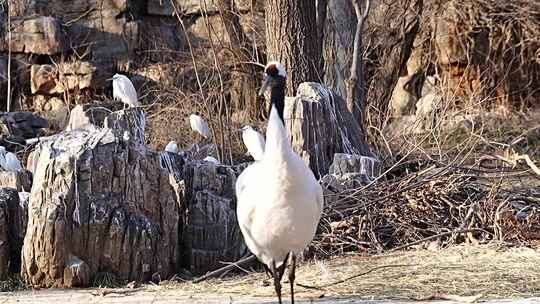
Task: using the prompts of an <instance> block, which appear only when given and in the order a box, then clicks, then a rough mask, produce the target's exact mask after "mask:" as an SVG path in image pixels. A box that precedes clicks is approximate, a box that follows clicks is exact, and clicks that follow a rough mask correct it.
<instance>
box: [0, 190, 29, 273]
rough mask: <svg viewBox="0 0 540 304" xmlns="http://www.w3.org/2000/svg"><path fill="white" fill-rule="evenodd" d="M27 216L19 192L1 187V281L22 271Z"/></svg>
mask: <svg viewBox="0 0 540 304" xmlns="http://www.w3.org/2000/svg"><path fill="white" fill-rule="evenodd" d="M26 215H27V214H26V205H25V204H24V203H23V204H21V203H20V200H19V194H18V193H17V190H15V189H12V188H5V187H0V280H1V279H3V278H5V276H6V275H8V273H16V272H18V271H19V270H20V263H21V248H22V244H23V238H24V232H25V227H26V226H25V221H26Z"/></svg>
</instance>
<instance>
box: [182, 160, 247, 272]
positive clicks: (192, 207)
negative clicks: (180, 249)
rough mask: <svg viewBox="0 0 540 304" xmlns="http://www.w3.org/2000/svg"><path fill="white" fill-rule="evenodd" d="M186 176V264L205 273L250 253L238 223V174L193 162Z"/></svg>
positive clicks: (211, 164) (184, 237)
mask: <svg viewBox="0 0 540 304" xmlns="http://www.w3.org/2000/svg"><path fill="white" fill-rule="evenodd" d="M184 174H185V202H186V205H185V211H184V212H183V217H184V223H185V224H184V230H183V233H182V235H183V239H184V241H183V244H184V248H185V249H186V251H185V255H184V258H183V260H184V265H189V269H190V271H191V272H192V273H195V274H202V273H205V272H207V271H209V270H213V269H216V268H219V267H222V266H223V265H222V264H221V262H234V261H237V260H238V259H240V258H241V257H242V256H244V255H246V254H248V253H249V251H248V249H247V247H246V245H245V243H244V239H243V237H242V234H241V232H240V227H238V222H237V220H236V196H235V194H234V184H235V182H236V174H235V171H234V170H233V169H232V168H230V167H227V166H221V165H217V166H216V165H214V164H213V163H210V162H191V163H188V164H187V165H186V167H185V169H184Z"/></svg>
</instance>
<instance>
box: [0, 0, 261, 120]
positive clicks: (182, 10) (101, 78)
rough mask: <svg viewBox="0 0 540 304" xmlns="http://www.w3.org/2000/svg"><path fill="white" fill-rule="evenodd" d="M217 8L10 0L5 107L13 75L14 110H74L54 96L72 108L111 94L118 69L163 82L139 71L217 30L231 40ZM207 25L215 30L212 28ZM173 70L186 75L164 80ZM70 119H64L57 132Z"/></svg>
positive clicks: (240, 5)
mask: <svg viewBox="0 0 540 304" xmlns="http://www.w3.org/2000/svg"><path fill="white" fill-rule="evenodd" d="M201 3H203V6H202V7H201ZM236 7H237V9H238V11H239V12H241V13H242V14H244V15H247V13H248V12H252V11H253V10H252V9H253V6H252V3H251V1H246V0H239V1H236ZM258 10H259V11H261V10H262V7H261V6H260V5H259V7H258ZM217 13H218V11H217V6H216V4H215V3H214V1H213V0H206V1H202V2H201V1H198V0H196V1H195V0H174V1H171V0H74V1H61V0H50V1H49V0H21V1H10V5H9V6H8V5H7V4H5V5H4V6H3V7H1V6H0V26H1V27H2V31H1V32H0V76H1V77H0V89H1V90H2V93H1V94H0V110H3V111H5V110H6V109H7V97H6V96H7V94H5V92H7V82H8V79H10V80H11V90H12V94H11V96H12V100H11V106H10V110H12V111H13V110H14V109H25V110H35V111H38V112H50V111H51V110H57V109H58V108H61V111H64V112H65V111H67V110H66V109H65V107H61V106H58V105H57V103H58V102H57V101H58V99H55V100H54V102H52V103H51V102H50V100H51V98H52V97H57V98H59V99H60V100H61V101H62V102H63V103H64V104H66V105H67V106H71V105H72V104H73V103H84V102H88V101H90V100H91V99H94V98H95V97H96V96H99V95H100V94H102V93H106V94H110V92H109V90H110V89H111V84H110V82H107V81H106V80H107V79H108V78H110V77H111V75H112V74H113V73H115V72H124V73H127V74H128V75H129V76H130V77H131V78H132V80H133V82H134V83H135V86H136V87H137V88H139V87H140V86H141V85H142V84H143V83H148V82H159V81H164V79H162V78H163V77H164V75H163V73H161V75H156V73H154V74H152V73H146V74H145V73H134V71H135V70H136V69H148V67H150V66H153V65H157V64H167V63H171V62H177V61H179V60H182V58H183V57H182V56H184V59H185V54H186V53H187V52H188V46H187V43H186V38H189V39H190V41H191V43H192V44H195V45H196V44H198V43H204V42H205V40H206V39H207V38H208V37H209V35H210V32H212V33H213V35H214V36H217V37H219V39H224V38H223V36H225V33H224V31H223V29H222V26H221V27H220V25H221V21H220V20H218V19H220V18H219V16H216V15H217ZM202 16H204V18H202ZM203 19H204V20H203ZM242 20H243V21H246V20H247V19H246V18H244V17H242ZM179 21H182V22H179ZM217 21H220V22H217ZM208 23H209V24H210V25H211V26H212V28H213V31H208V30H207V28H206V24H208ZM247 23H249V22H244V25H245V26H246V28H250V29H252V26H250V25H249V24H247ZM9 29H10V30H9ZM184 30H185V31H184ZM8 56H11V59H12V60H11V67H10V68H9V70H10V71H11V73H9V72H8V65H7V58H8ZM149 74H151V75H149ZM171 74H173V75H176V74H179V73H177V71H172V72H170V73H169V75H167V76H165V77H169V78H171V77H173V76H171ZM8 75H9V76H10V77H8ZM166 81H170V82H173V81H174V79H167V80H166ZM51 116H61V117H63V115H57V114H56V113H55V114H54V115H51ZM65 123H66V122H65V121H62V122H59V123H57V125H58V126H57V129H62V128H63V127H64V126H65ZM53 124H54V123H53Z"/></svg>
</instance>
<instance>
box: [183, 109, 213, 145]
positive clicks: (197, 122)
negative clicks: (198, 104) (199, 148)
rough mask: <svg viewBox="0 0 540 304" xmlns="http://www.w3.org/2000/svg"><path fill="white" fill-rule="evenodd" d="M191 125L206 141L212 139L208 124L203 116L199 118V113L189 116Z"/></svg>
mask: <svg viewBox="0 0 540 304" xmlns="http://www.w3.org/2000/svg"><path fill="white" fill-rule="evenodd" d="M189 125H190V126H191V130H193V131H195V132H197V133H199V134H201V135H202V137H204V138H206V139H208V138H210V137H212V132H210V128H209V127H208V124H207V123H206V121H205V120H204V119H203V118H202V117H201V116H199V113H198V112H195V113H194V114H191V115H189Z"/></svg>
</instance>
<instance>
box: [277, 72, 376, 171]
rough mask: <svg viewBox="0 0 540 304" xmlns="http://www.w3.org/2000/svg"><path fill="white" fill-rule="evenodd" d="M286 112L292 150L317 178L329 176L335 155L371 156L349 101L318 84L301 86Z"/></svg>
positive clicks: (290, 100) (303, 84) (289, 100)
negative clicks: (349, 106)
mask: <svg viewBox="0 0 540 304" xmlns="http://www.w3.org/2000/svg"><path fill="white" fill-rule="evenodd" d="M284 112H285V113H284V117H285V122H286V127H287V132H288V134H289V136H290V137H291V143H292V147H293V149H294V150H295V151H296V152H297V153H298V154H299V155H300V157H302V158H303V159H304V161H306V163H307V164H308V165H309V167H310V168H311V170H312V171H313V172H314V174H315V176H316V177H322V176H324V175H325V174H326V173H328V168H329V167H330V165H331V163H332V161H333V158H334V154H335V153H348V154H358V155H371V152H370V149H369V146H368V145H367V143H366V142H365V141H364V136H363V135H362V130H361V129H360V128H359V126H358V124H357V123H356V122H355V121H354V118H353V117H352V114H351V113H350V112H349V111H348V110H347V108H346V106H345V101H344V100H343V99H342V98H341V97H340V96H338V95H335V94H334V93H333V92H332V91H331V90H329V89H327V88H326V87H324V86H322V85H320V84H318V83H312V82H309V83H307V82H306V83H302V84H300V86H299V87H298V90H297V96H296V97H295V98H287V99H286V100H285V111H284Z"/></svg>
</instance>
